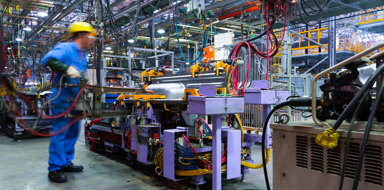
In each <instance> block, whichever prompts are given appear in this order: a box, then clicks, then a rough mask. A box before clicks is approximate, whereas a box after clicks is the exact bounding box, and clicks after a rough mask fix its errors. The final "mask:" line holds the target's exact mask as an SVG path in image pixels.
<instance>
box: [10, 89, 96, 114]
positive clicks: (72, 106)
mask: <svg viewBox="0 0 384 190" xmlns="http://www.w3.org/2000/svg"><path fill="white" fill-rule="evenodd" d="M89 88H91V87H88V86H85V87H83V88H81V89H80V91H79V93H78V94H77V95H76V98H75V100H74V101H73V102H72V105H71V106H70V107H69V108H68V109H67V110H66V111H65V112H63V113H61V114H59V115H54V116H48V115H45V114H42V113H41V112H40V111H39V110H38V109H37V108H36V106H35V105H33V103H32V102H31V101H29V100H28V98H27V97H26V96H25V95H24V94H23V93H21V92H20V91H17V90H16V93H17V94H18V95H19V96H20V97H21V98H22V99H23V100H24V101H25V102H26V103H27V104H29V105H30V106H32V108H33V109H34V110H35V111H36V113H37V114H38V115H39V116H42V117H44V118H46V119H57V118H60V117H63V116H65V115H67V114H68V113H69V112H70V111H71V110H72V109H73V108H74V107H75V104H76V102H77V100H78V99H79V97H80V95H81V93H82V92H83V91H84V90H85V89H89Z"/></svg>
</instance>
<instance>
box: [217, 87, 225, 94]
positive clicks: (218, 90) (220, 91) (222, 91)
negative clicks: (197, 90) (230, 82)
mask: <svg viewBox="0 0 384 190" xmlns="http://www.w3.org/2000/svg"><path fill="white" fill-rule="evenodd" d="M216 94H227V88H224V87H222V88H216Z"/></svg>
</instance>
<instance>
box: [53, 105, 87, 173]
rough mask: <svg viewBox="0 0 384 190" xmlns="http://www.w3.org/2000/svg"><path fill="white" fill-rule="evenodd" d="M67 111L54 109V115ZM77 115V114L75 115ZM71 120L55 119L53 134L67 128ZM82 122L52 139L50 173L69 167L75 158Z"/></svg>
mask: <svg viewBox="0 0 384 190" xmlns="http://www.w3.org/2000/svg"><path fill="white" fill-rule="evenodd" d="M64 111H65V110H63V109H52V114H53V115H56V114H60V113H63V112H64ZM72 114H73V115H76V114H77V113H73V112H72ZM72 119H73V118H72ZM70 121H71V118H65V117H61V118H58V119H53V132H55V131H58V130H60V129H61V128H63V127H65V126H66V125H67V124H68V123H69V122H70ZM79 130H80V121H77V122H76V123H74V124H73V125H72V126H71V127H69V128H68V129H67V130H65V131H64V132H62V133H60V134H58V135H55V136H53V137H51V143H50V144H49V161H48V164H49V167H48V170H49V172H51V171H55V170H60V169H62V168H63V167H64V166H67V165H69V164H70V163H71V162H72V160H73V158H74V157H75V144H76V141H77V138H78V136H79Z"/></svg>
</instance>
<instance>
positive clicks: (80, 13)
mask: <svg viewBox="0 0 384 190" xmlns="http://www.w3.org/2000/svg"><path fill="white" fill-rule="evenodd" d="M79 6H80V12H79V22H82V21H83V3H80V4H79Z"/></svg>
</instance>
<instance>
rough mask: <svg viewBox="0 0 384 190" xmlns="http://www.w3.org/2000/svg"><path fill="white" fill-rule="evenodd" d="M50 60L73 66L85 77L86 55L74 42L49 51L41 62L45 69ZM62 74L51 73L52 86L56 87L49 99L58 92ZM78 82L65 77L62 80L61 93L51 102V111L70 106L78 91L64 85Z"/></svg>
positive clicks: (76, 88)
mask: <svg viewBox="0 0 384 190" xmlns="http://www.w3.org/2000/svg"><path fill="white" fill-rule="evenodd" d="M51 59H56V60H58V61H59V62H61V63H63V64H65V65H68V66H73V67H75V68H76V69H77V70H78V71H79V72H84V76H87V75H86V72H87V69H88V63H87V53H86V52H85V51H84V50H83V49H81V48H80V47H78V45H77V44H76V43H74V42H69V43H60V44H58V45H56V46H55V47H54V48H53V49H52V50H51V51H49V52H48V53H47V54H46V55H45V56H44V58H43V60H42V65H43V67H45V66H46V64H47V62H48V61H49V60H51ZM62 74H63V73H60V72H56V71H54V73H53V83H52V84H53V85H55V84H57V86H56V87H55V88H54V89H52V94H51V96H50V99H52V98H53V97H55V96H56V95H57V93H58V91H59V82H60V78H61V76H62ZM79 80H80V78H78V79H70V78H68V77H66V76H65V77H64V78H63V81H62V87H61V93H60V95H59V96H58V97H57V98H56V99H55V100H53V101H52V107H51V108H52V109H55V108H58V109H60V108H61V109H66V108H68V107H69V106H70V105H71V103H72V101H73V99H74V98H75V97H76V95H77V93H78V92H79V90H80V89H79V88H78V87H66V86H65V84H78V82H79Z"/></svg>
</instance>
